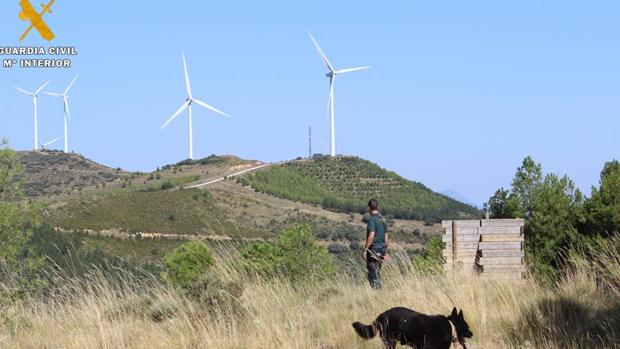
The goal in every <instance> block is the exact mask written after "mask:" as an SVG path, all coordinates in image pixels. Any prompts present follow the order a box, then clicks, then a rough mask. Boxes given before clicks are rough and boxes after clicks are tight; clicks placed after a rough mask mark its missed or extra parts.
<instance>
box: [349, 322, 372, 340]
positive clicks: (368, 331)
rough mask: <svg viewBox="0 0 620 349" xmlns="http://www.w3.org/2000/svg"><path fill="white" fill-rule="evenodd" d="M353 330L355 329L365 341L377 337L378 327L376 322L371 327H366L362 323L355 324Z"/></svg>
mask: <svg viewBox="0 0 620 349" xmlns="http://www.w3.org/2000/svg"><path fill="white" fill-rule="evenodd" d="M353 328H354V329H355V332H357V335H358V336H360V337H362V338H365V339H370V338H374V337H375V336H376V335H377V325H376V324H375V323H374V322H373V323H372V324H371V325H364V324H363V323H361V322H354V323H353Z"/></svg>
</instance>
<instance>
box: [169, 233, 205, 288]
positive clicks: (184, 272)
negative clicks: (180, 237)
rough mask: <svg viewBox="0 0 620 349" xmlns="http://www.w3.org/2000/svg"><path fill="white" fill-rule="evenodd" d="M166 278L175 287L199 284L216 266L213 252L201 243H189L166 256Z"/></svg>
mask: <svg viewBox="0 0 620 349" xmlns="http://www.w3.org/2000/svg"><path fill="white" fill-rule="evenodd" d="M164 264H165V265H166V270H167V271H166V273H165V275H164V278H165V279H166V281H168V282H170V283H171V284H173V285H175V286H180V287H187V286H188V285H190V284H192V283H195V282H197V281H198V280H199V279H200V277H201V276H202V275H203V274H204V273H206V272H207V270H208V269H209V268H210V267H211V266H213V264H215V259H214V258H213V252H212V251H211V249H210V248H209V247H208V246H207V245H205V243H204V242H200V241H189V242H186V243H184V244H182V245H181V246H179V247H177V248H175V249H174V250H173V251H170V252H168V253H167V254H166V257H165V259H164Z"/></svg>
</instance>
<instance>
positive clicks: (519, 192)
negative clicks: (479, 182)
mask: <svg viewBox="0 0 620 349" xmlns="http://www.w3.org/2000/svg"><path fill="white" fill-rule="evenodd" d="M619 189H620V164H619V163H618V161H615V160H614V161H611V162H609V163H607V164H605V167H604V169H603V171H602V172H601V180H600V187H599V188H593V189H592V196H591V198H589V199H588V198H585V197H584V196H583V194H582V193H581V192H580V191H579V190H578V189H576V188H575V184H574V183H573V181H571V180H570V179H569V178H568V177H567V176H563V177H560V176H558V175H556V174H553V173H550V174H547V175H544V176H543V173H542V166H541V165H540V164H537V163H536V162H535V161H534V160H533V159H531V158H530V157H527V158H525V159H524V160H523V164H522V166H520V167H519V168H518V169H517V172H516V174H515V178H514V180H513V182H512V187H511V189H510V191H509V190H505V189H503V188H502V189H499V190H497V192H496V193H495V195H494V196H493V197H491V198H490V200H489V211H490V212H491V216H492V217H493V218H514V217H524V218H525V230H524V233H525V237H526V239H525V250H526V257H527V260H528V264H529V266H530V267H531V268H533V270H534V271H535V274H536V275H537V276H539V277H541V278H544V279H549V278H553V277H554V276H556V275H557V273H558V271H559V270H560V269H561V268H562V267H563V266H564V265H565V261H566V256H567V254H568V253H569V250H570V249H571V246H574V245H575V244H583V243H586V244H594V245H596V244H598V243H599V242H600V240H601V239H605V238H607V237H609V236H610V235H611V234H612V233H614V232H618V231H620V190H619Z"/></svg>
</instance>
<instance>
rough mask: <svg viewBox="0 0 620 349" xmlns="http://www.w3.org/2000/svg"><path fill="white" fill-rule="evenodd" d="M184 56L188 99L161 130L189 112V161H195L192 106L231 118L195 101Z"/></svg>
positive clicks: (201, 102)
mask: <svg viewBox="0 0 620 349" xmlns="http://www.w3.org/2000/svg"><path fill="white" fill-rule="evenodd" d="M182 56H183V68H184V70H185V90H186V92H187V99H186V100H185V102H184V103H183V104H182V105H181V107H180V108H179V110H177V112H176V113H174V115H172V117H171V118H170V119H168V121H166V123H164V124H163V125H162V126H161V128H160V129H163V128H164V127H166V126H168V124H169V123H170V122H172V120H174V119H175V118H176V117H177V116H179V114H181V113H182V112H184V111H185V109H188V110H189V159H193V158H194V149H193V148H194V147H193V138H192V104H194V103H196V104H198V105H199V106H201V107H204V108H207V109H209V110H211V111H214V112H216V113H218V114H221V115H224V116H226V117H230V116H229V115H228V114H226V113H224V112H223V111H220V110H218V109H215V108H214V107H212V106H210V105H208V104H207V103H205V102H203V101H200V100H198V99H195V98H194V97H193V96H192V86H191V84H190V82H189V73H188V72H187V63H186V61H185V53H183V54H182Z"/></svg>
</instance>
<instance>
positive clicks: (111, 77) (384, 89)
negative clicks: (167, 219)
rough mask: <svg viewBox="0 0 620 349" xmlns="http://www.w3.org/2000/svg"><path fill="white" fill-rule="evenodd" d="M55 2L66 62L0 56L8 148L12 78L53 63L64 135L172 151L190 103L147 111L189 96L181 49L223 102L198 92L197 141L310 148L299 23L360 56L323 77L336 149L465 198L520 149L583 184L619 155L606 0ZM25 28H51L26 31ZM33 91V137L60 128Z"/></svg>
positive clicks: (501, 175)
mask: <svg viewBox="0 0 620 349" xmlns="http://www.w3.org/2000/svg"><path fill="white" fill-rule="evenodd" d="M34 3H36V4H38V2H34ZM18 9H19V5H18V1H17V0H11V1H8V0H7V1H2V3H1V4H0V46H15V45H18V44H19V43H18V41H17V39H18V38H19V36H20V35H21V33H22V31H23V30H24V29H25V23H23V22H21V21H19V19H18V17H17V13H18ZM53 10H54V13H53V14H52V15H46V16H45V18H46V21H47V23H48V24H49V26H50V27H51V28H52V30H53V31H54V32H55V34H56V36H57V39H56V40H55V41H53V43H52V44H53V45H54V46H69V45H70V46H76V48H77V50H78V52H79V55H78V56H77V57H74V58H73V68H72V69H70V70H61V69H54V70H43V69H38V70H19V69H13V70H8V69H2V68H0V136H6V137H9V139H10V141H11V145H12V147H14V148H17V149H28V148H30V147H31V146H32V141H31V139H30V135H31V134H32V133H33V129H32V127H33V126H32V107H31V100H30V99H29V97H27V96H24V95H21V94H19V93H18V92H17V91H16V90H15V89H14V88H13V86H15V85H18V86H20V87H23V88H25V89H34V88H35V87H36V86H38V85H40V84H42V83H43V82H44V81H45V80H47V79H50V78H52V79H53V81H52V83H51V84H50V89H52V90H62V89H64V87H65V86H66V84H68V82H69V81H70V80H71V78H72V77H73V76H74V75H75V74H77V73H79V74H80V79H79V80H78V82H77V83H76V85H75V87H74V90H73V91H72V95H71V107H72V114H73V120H72V121H71V124H70V147H71V149H72V150H74V151H76V152H79V153H82V154H84V155H85V156H87V157H89V158H92V159H94V160H96V161H98V162H101V163H103V164H106V165H108V166H111V167H122V168H124V169H127V170H142V171H147V170H153V169H154V168H155V167H157V166H161V165H163V164H167V163H172V162H176V161H179V160H182V159H184V158H185V157H186V156H187V118H186V117H181V118H179V119H178V120H175V121H174V122H173V123H172V124H171V125H170V126H169V127H168V128H166V129H164V130H163V131H160V130H159V128H160V126H161V125H162V124H163V122H165V121H166V120H167V118H168V117H170V116H171V115H172V113H173V112H174V111H175V110H176V109H177V108H178V107H179V105H180V104H181V103H182V102H183V100H184V98H185V93H184V85H183V84H184V82H183V70H182V63H181V52H182V51H185V53H186V55H187V59H188V64H189V70H190V75H191V78H192V85H193V90H194V94H195V96H196V97H197V98H200V99H202V100H204V101H205V102H207V103H210V104H212V105H213V106H215V107H217V108H219V109H221V110H223V111H225V112H227V113H229V114H230V115H231V116H232V118H231V119H225V118H222V117H220V116H218V115H217V114H213V113H211V112H208V111H205V110H198V109H196V111H195V113H194V153H195V157H202V156H208V155H210V154H213V153H215V154H235V155H238V156H241V157H243V158H253V159H258V160H262V161H277V160H282V159H290V158H294V157H297V156H302V155H306V154H307V128H308V126H309V125H311V126H312V127H313V133H314V145H315V148H314V149H315V151H316V152H319V151H320V149H321V143H322V144H323V150H324V151H325V152H327V151H328V149H329V128H328V126H329V125H328V122H327V121H326V119H325V109H326V103H327V93H328V80H327V79H326V78H325V76H324V74H325V72H326V71H325V67H324V65H323V63H322V61H321V59H320V58H319V56H318V54H317V53H316V51H315V49H314V47H313V46H312V43H311V41H310V40H309V39H308V36H307V34H306V30H311V31H312V33H313V34H314V36H315V37H316V38H317V40H318V41H319V43H320V44H321V46H322V47H323V49H324V51H325V52H326V54H327V55H328V57H329V58H330V60H331V61H332V63H333V64H334V65H335V66H337V67H341V68H346V67H350V66H358V65H372V67H373V68H372V69H371V70H368V71H362V72H356V73H351V74H347V75H344V76H342V77H341V78H339V79H338V81H337V83H336V104H335V106H336V131H337V137H338V142H339V145H338V150H339V151H340V149H341V146H342V147H343V148H344V153H346V154H353V155H358V156H360V157H363V158H366V159H369V160H372V161H374V162H377V163H378V164H380V165H381V166H383V167H385V168H388V169H391V170H394V171H396V172H397V173H399V174H401V175H403V176H405V177H407V178H410V179H413V180H416V181H420V182H422V183H424V184H426V185H428V186H429V187H431V188H432V189H434V190H438V191H440V190H443V189H447V188H452V189H454V190H456V191H458V192H460V193H462V194H464V195H465V196H467V197H469V198H471V199H472V200H474V201H475V202H483V201H485V200H486V199H487V198H488V197H489V196H490V195H491V194H492V193H493V192H494V191H495V190H496V189H497V188H498V187H501V186H508V185H509V184H510V181H511V179H512V176H513V174H514V171H515V169H516V167H517V166H518V165H519V164H520V162H521V160H522V159H523V158H524V157H525V156H527V155H531V156H533V157H534V158H535V159H536V160H537V161H539V162H542V164H543V167H544V169H545V170H546V171H548V172H556V173H560V174H567V175H569V176H570V177H571V178H572V179H573V180H575V182H576V183H577V184H578V186H579V187H580V188H582V189H583V190H584V191H585V192H586V193H587V194H588V195H589V193H590V187H591V186H592V185H595V184H597V183H598V175H599V172H600V170H601V169H602V166H603V163H604V162H605V161H608V160H611V159H613V158H619V157H620V156H619V155H620V154H619V150H620V137H618V136H617V134H618V130H619V129H620V21H618V19H619V18H620V3H619V2H617V1H596V2H583V1H544V2H543V1H512V2H506V1H502V2H499V1H413V0H409V1H392V2H389V3H388V2H376V1H373V2H371V1H338V2H334V1H318V0H317V1H307V2H293V1H279V2H276V1H261V2H255V1H252V2H249V1H248V2H241V1H226V2H205V1H175V2H166V3H165V4H164V3H156V2H146V1H118V0H110V1H107V2H104V3H97V2H85V1H68V0H58V1H57V2H56V4H55V5H54V7H53ZM25 44H27V45H44V46H46V47H47V46H49V44H47V43H46V42H44V41H42V40H40V38H39V37H38V35H33V34H30V36H29V37H28V38H27V39H26V42H25ZM0 58H6V57H0ZM40 104H41V113H40V130H39V133H40V137H41V138H42V139H44V140H50V139H53V138H55V137H58V136H62V106H61V102H60V100H56V99H53V98H51V97H48V98H41V99H40ZM57 145H58V147H60V146H61V142H59V143H57Z"/></svg>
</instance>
